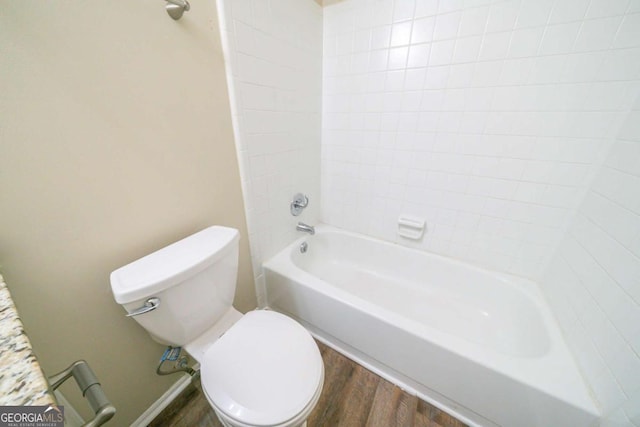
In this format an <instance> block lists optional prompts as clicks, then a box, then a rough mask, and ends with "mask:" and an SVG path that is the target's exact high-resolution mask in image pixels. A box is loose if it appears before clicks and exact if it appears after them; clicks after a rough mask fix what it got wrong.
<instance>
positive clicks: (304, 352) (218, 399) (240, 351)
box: [201, 310, 323, 426]
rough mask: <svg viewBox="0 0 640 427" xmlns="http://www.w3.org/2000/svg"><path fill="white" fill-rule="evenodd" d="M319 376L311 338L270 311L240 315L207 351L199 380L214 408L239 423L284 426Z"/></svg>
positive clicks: (311, 392)
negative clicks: (282, 424)
mask: <svg viewBox="0 0 640 427" xmlns="http://www.w3.org/2000/svg"><path fill="white" fill-rule="evenodd" d="M322 376H323V364H322V357H321V356H320V351H319V350H318V346H317V345H316V343H315V341H314V340H313V338H312V337H311V334H309V332H307V330H306V329H304V328H303V327H302V325H300V324H299V323H297V322H296V321H294V320H293V319H290V318H288V317H287V316H284V315H282V314H280V313H276V312H274V311H265V310H256V311H251V312H249V313H247V314H245V315H244V316H243V317H242V318H241V319H240V320H239V321H238V322H236V323H235V324H234V325H233V326H232V327H231V328H230V329H229V330H228V331H227V332H226V333H225V334H224V335H223V336H222V337H220V339H218V340H217V341H216V342H215V343H213V344H212V345H211V347H209V349H208V350H207V351H206V353H205V355H204V358H203V360H202V367H201V381H202V388H203V389H204V391H205V393H206V395H207V397H208V398H209V400H210V401H211V403H212V405H214V406H215V407H216V409H217V410H219V411H222V412H223V413H224V414H225V415H227V416H228V417H230V418H232V419H236V420H238V421H240V422H241V423H243V424H249V425H255V426H266V425H277V424H281V423H284V422H286V421H288V420H290V419H292V418H293V417H295V416H296V415H298V414H299V413H300V412H302V411H303V410H304V409H305V408H306V406H307V405H308V404H309V402H310V401H311V400H312V398H313V397H314V395H315V393H316V391H317V389H318V387H319V384H320V381H321V380H322Z"/></svg>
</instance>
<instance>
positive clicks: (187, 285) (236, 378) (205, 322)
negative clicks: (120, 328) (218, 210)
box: [111, 226, 324, 427]
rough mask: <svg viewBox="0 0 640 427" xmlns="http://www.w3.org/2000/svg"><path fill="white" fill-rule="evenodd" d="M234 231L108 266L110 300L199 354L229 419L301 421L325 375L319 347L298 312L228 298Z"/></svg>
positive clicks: (162, 338) (158, 335)
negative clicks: (242, 307)
mask: <svg viewBox="0 0 640 427" xmlns="http://www.w3.org/2000/svg"><path fill="white" fill-rule="evenodd" d="M238 240H239V233H238V231H237V230H235V229H232V228H227V227H220V226H213V227H209V228H207V229H205V230H202V231H200V232H198V233H196V234H194V235H191V236H189V237H187V238H185V239H183V240H180V241H178V242H176V243H174V244H172V245H169V246H167V247H165V248H163V249H160V250H159V251H157V252H154V253H152V254H150V255H147V256H146V257H143V258H141V259H139V260H137V261H134V262H132V263H130V264H128V265H126V266H124V267H121V268H119V269H117V270H115V271H114V272H113V273H111V289H112V292H113V295H114V298H115V300H116V302H118V303H119V304H121V305H123V306H124V308H125V310H126V311H127V312H128V313H129V314H128V315H129V316H132V317H133V318H134V319H135V320H136V321H137V322H138V323H139V324H140V325H142V327H143V328H145V329H146V330H147V332H149V334H150V335H151V337H152V338H153V339H154V340H156V341H158V342H160V343H162V344H167V345H171V346H181V347H184V348H185V349H186V350H187V352H188V353H189V354H191V356H193V358H194V359H195V360H197V361H198V362H199V363H200V374H201V383H202V390H203V392H204V395H205V396H206V398H207V400H208V401H209V403H210V405H211V406H212V408H213V409H214V411H215V413H216V415H217V416H218V418H219V419H220V421H221V422H222V423H223V424H224V425H225V426H228V427H257V426H261V427H267V426H268V427H275V426H277V427H297V426H301V425H304V424H305V422H306V419H307V417H308V416H309V414H310V413H311V411H312V410H313V408H314V407H315V405H316V403H317V401H318V399H319V397H320V393H321V391H322V385H323V382H324V365H323V363H322V357H321V356H320V351H319V349H318V346H317V345H316V343H315V341H314V340H313V337H312V336H311V334H309V332H308V331H307V330H306V329H305V328H304V327H302V325H300V324H299V323H298V322H296V321H295V320H293V319H291V318H289V317H287V316H285V315H283V314H280V313H277V312H274V311H269V310H254V311H250V312H248V313H247V314H245V315H242V314H241V313H240V312H238V311H237V310H236V309H235V308H234V307H233V305H232V301H233V295H234V293H235V287H236V278H237V267H238Z"/></svg>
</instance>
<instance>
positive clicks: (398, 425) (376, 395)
mask: <svg viewBox="0 0 640 427" xmlns="http://www.w3.org/2000/svg"><path fill="white" fill-rule="evenodd" d="M318 347H319V348H320V352H321V354H322V359H323V360H324V367H325V380H324V388H323V390H322V394H321V395H320V400H319V401H318V404H317V405H316V407H315V409H314V410H313V412H311V415H310V416H309V419H308V420H307V426H308V427H336V426H339V427H365V426H366V427H466V425H465V424H463V423H462V422H460V421H458V420H457V419H455V418H453V417H452V416H451V415H448V414H447V413H445V412H442V411H441V410H439V409H437V408H435V407H433V406H431V405H430V404H428V403H426V402H424V401H422V400H420V399H418V398H417V397H416V396H411V395H409V394H407V393H405V392H404V391H402V390H401V389H400V388H399V387H397V386H395V385H393V384H392V383H390V382H388V381H386V380H384V379H382V378H380V377H379V376H377V375H376V374H374V373H373V372H371V371H368V370H367V369H365V368H363V367H362V366H360V365H358V364H357V363H355V362H354V361H352V360H350V359H348V358H346V357H345V356H343V355H341V354H340V353H338V352H336V351H335V350H333V349H331V348H329V347H327V346H325V345H324V344H322V343H318ZM150 426H151V427H222V424H221V423H220V421H218V418H217V417H216V415H215V413H214V412H213V409H211V406H209V402H207V399H206V398H205V397H204V395H203V394H202V391H201V390H200V388H199V384H197V385H196V386H190V387H189V388H187V389H186V390H185V391H184V392H183V393H182V394H181V395H180V396H179V397H178V398H177V399H176V400H175V401H174V402H173V403H172V404H171V405H169V407H167V408H166V409H165V410H164V411H163V412H162V413H161V414H160V415H158V417H156V419H155V420H153V422H152V423H151V424H150Z"/></svg>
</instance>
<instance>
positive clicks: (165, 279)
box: [111, 226, 239, 346]
mask: <svg viewBox="0 0 640 427" xmlns="http://www.w3.org/2000/svg"><path fill="white" fill-rule="evenodd" d="M238 241H239V233H238V230H236V229H234V228H228V227H221V226H213V227H209V228H206V229H204V230H202V231H200V232H198V233H196V234H193V235H191V236H189V237H186V238H184V239H182V240H180V241H178V242H176V243H173V244H171V245H169V246H167V247H165V248H162V249H160V250H159V251H156V252H154V253H152V254H150V255H147V256H145V257H143V258H140V259H138V260H136V261H134V262H132V263H130V264H127V265H125V266H124V267H121V268H119V269H117V270H115V271H114V272H113V273H111V290H112V291H113V295H114V298H115V300H116V302H118V303H119V304H122V305H123V306H124V308H125V310H126V311H127V312H128V313H131V312H133V311H135V310H136V309H138V308H140V307H143V306H144V304H145V302H146V301H147V300H148V299H149V298H159V299H160V302H159V305H158V307H157V308H156V309H154V310H152V311H149V312H147V313H145V314H140V315H137V316H134V317H133V318H134V319H135V320H136V321H137V322H138V323H140V325H142V327H144V328H145V329H146V330H147V331H148V332H149V334H150V335H151V337H152V338H153V339H154V340H156V341H158V342H159V343H161V344H166V345H172V346H183V345H185V344H186V343H188V342H191V341H192V340H193V339H194V338H196V337H198V336H199V335H200V334H202V333H203V332H204V331H205V330H207V329H209V328H210V327H211V326H212V325H214V324H215V323H216V322H217V321H218V320H219V319H220V318H221V317H222V315H224V314H225V313H226V312H227V311H228V310H229V308H230V307H231V306H232V304H233V297H234V294H235V289H236V279H237V276H238Z"/></svg>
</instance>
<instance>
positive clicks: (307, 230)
mask: <svg viewBox="0 0 640 427" xmlns="http://www.w3.org/2000/svg"><path fill="white" fill-rule="evenodd" d="M296 230H298V231H304V232H305V233H309V234H311V235H312V236H313V235H314V234H316V229H315V228H314V227H313V226H312V225H307V224H305V223H304V222H299V223H298V225H296Z"/></svg>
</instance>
